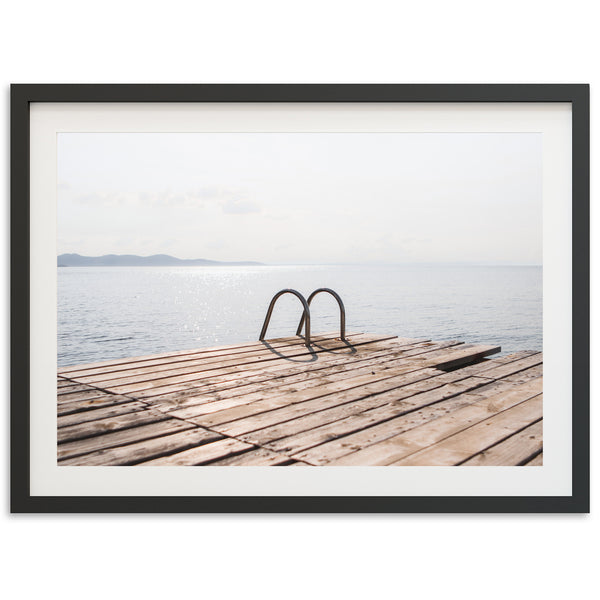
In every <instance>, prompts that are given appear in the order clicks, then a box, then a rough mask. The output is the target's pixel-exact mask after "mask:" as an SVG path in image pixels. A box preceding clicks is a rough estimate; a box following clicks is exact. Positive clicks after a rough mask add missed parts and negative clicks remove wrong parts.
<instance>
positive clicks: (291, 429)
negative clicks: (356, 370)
mask: <svg viewBox="0 0 600 600" xmlns="http://www.w3.org/2000/svg"><path fill="white" fill-rule="evenodd" d="M461 382H462V383H461ZM480 385H481V382H480V380H479V379H477V378H466V379H464V380H463V379H462V377H461V376H460V375H459V373H458V372H456V371H455V372H453V373H448V374H446V373H445V374H443V375H442V374H441V373H440V372H439V371H437V370H435V369H423V370H421V371H414V372H411V373H409V374H407V375H406V376H405V380H404V381H403V385H402V386H401V387H397V388H394V389H392V390H390V391H387V392H383V393H380V394H376V395H373V396H367V397H366V398H360V399H358V400H353V401H350V402H345V403H341V404H340V403H338V400H337V398H335V397H333V398H332V399H330V400H329V402H328V406H327V407H326V408H324V409H323V410H319V411H314V410H313V412H309V411H307V413H308V414H305V415H302V416H299V417H297V418H295V419H294V420H291V421H284V422H283V423H278V424H275V425H273V426H269V427H263V428H261V429H257V430H255V431H252V432H250V433H248V434H240V439H243V440H244V441H248V442H252V443H256V444H260V445H268V446H269V447H272V448H275V447H279V445H280V444H281V445H282V447H283V446H286V447H288V446H289V444H288V443H286V441H285V440H289V438H290V436H292V437H296V435H298V436H299V438H298V441H300V443H305V442H304V441H301V438H302V432H306V435H307V439H312V435H311V433H310V430H313V429H315V428H316V429H317V430H316V431H315V432H314V433H315V436H316V437H320V436H321V435H324V436H329V439H331V436H330V435H329V433H331V434H333V432H334V431H336V425H335V424H334V422H337V423H338V426H337V427H339V428H340V431H339V433H341V432H342V431H344V432H345V433H351V432H352V431H353V430H355V429H360V428H361V427H364V426H367V425H366V424H367V423H368V425H369V426H373V425H375V424H377V423H379V422H383V421H387V420H389V419H392V418H394V417H397V416H399V415H401V414H404V413H406V412H410V411H413V410H417V409H419V408H422V407H425V406H428V405H430V404H435V403H439V402H441V401H442V400H445V399H448V398H451V397H453V396H455V395H457V394H462V393H464V392H465V391H471V390H475V391H476V392H479V387H478V386H480ZM508 387H510V386H508ZM463 395H464V394H463ZM478 399H480V396H479V395H478V396H476V397H469V398H467V402H468V403H471V402H474V401H476V400H478ZM310 408H311V409H314V408H315V406H314V404H312V405H311V407H310ZM317 408H322V407H320V406H319V407H317ZM353 418H356V419H357V421H356V422H354V421H353ZM328 424H333V425H332V430H331V432H328V431H327V425H328ZM322 428H323V429H322ZM319 430H320V431H321V432H322V433H320V431H319ZM339 433H338V434H336V435H333V437H337V435H339ZM283 438H285V439H283ZM275 440H281V442H278V443H277V444H276V446H271V445H270V442H274V441H275ZM323 441H327V440H323ZM290 449H291V448H290ZM299 449H300V448H298V450H299ZM344 453H345V452H344Z"/></svg>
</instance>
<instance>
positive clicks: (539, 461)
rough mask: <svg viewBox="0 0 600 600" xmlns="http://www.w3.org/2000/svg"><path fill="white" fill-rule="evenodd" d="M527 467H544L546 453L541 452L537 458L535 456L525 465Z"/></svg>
mask: <svg viewBox="0 0 600 600" xmlns="http://www.w3.org/2000/svg"><path fill="white" fill-rule="evenodd" d="M525 466H526V467H543V466H544V453H543V452H540V453H539V454H538V455H537V456H534V457H533V458H532V459H531V460H530V461H529V462H528V463H526V464H525Z"/></svg>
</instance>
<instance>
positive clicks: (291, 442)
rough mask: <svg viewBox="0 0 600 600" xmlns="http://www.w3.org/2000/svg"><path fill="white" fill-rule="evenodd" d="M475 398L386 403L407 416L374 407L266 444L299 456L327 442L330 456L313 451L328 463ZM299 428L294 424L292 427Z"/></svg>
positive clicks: (245, 438)
mask: <svg viewBox="0 0 600 600" xmlns="http://www.w3.org/2000/svg"><path fill="white" fill-rule="evenodd" d="M473 402H474V399H473V398H468V399H466V398H465V395H464V394H458V395H457V396H453V397H451V398H449V399H448V400H446V401H443V402H436V403H434V404H428V405H426V406H425V407H424V408H421V409H418V410H409V411H408V412H404V411H403V409H402V408H401V407H400V406H383V407H380V408H382V409H385V413H386V414H387V413H389V412H390V409H394V412H395V413H396V415H397V416H400V415H406V419H404V420H402V421H401V420H400V419H389V418H388V417H384V418H383V419H382V417H381V416H380V415H379V414H378V412H377V409H374V410H369V411H365V412H360V413H358V414H356V415H351V416H349V417H346V418H345V419H341V420H338V421H333V422H330V423H327V424H326V425H321V426H319V427H315V428H313V429H309V430H307V431H300V432H299V433H294V434H293V435H288V436H286V437H282V438H279V439H276V440H274V441H272V442H265V445H266V447H267V448H270V449H271V450H275V451H278V452H285V453H286V454H289V455H294V456H299V454H298V453H300V452H302V451H306V450H309V449H310V448H315V447H317V446H320V445H321V444H327V445H326V446H324V449H325V453H326V455H327V459H323V460H321V458H320V455H321V450H319V449H315V450H314V452H313V453H311V454H310V457H311V459H312V460H313V462H314V463H315V464H321V463H322V464H326V463H327V462H328V461H329V460H331V458H333V457H334V456H343V455H344V454H348V452H349V451H352V450H359V449H360V448H362V447H364V446H365V445H369V444H372V443H375V442H378V441H381V440H384V439H387V438H389V437H392V436H394V435H397V434H398V433H400V432H402V431H406V430H408V429H410V428H412V427H416V426H417V425H420V424H422V423H426V422H428V421H431V420H432V419H434V418H437V417H438V416H442V415H445V414H446V413H447V412H448V411H449V410H456V409H458V408H462V407H463V406H467V405H468V404H471V403H473ZM319 414H320V413H319ZM296 429H297V428H296V427H294V428H293V431H295V430H296ZM265 431H266V430H259V431H256V432H251V433H249V434H247V435H245V436H240V438H241V439H242V440H243V441H245V442H250V441H252V440H255V439H257V438H258V439H260V438H262V437H264V436H265V433H264V432H265ZM334 445H335V447H336V448H339V452H337V453H335V452H334Z"/></svg>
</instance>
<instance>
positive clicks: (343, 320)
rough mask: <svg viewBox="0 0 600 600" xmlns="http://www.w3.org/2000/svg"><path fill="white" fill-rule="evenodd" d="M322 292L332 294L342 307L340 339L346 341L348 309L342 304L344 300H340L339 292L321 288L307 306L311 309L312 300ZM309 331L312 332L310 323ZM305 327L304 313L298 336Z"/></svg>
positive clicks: (297, 332)
mask: <svg viewBox="0 0 600 600" xmlns="http://www.w3.org/2000/svg"><path fill="white" fill-rule="evenodd" d="M321 292H327V293H328V294H331V295H332V296H333V297H334V298H335V299H336V300H337V303H338V305H339V307H340V338H341V339H342V340H345V339H346V309H345V308H344V303H343V302H342V299H341V298H340V296H339V294H338V293H337V292H334V291H333V290H332V289H330V288H319V289H317V290H315V291H314V292H313V293H312V294H311V295H310V296H309V297H308V301H307V304H308V306H309V307H310V303H311V302H312V299H313V298H314V297H315V296H316V295H317V294H320V293H321ZM309 316H310V312H309ZM307 324H308V327H309V330H310V323H309V322H307ZM303 325H304V313H302V317H301V318H300V323H299V325H298V329H297V331H296V335H300V332H301V331H302V326H303Z"/></svg>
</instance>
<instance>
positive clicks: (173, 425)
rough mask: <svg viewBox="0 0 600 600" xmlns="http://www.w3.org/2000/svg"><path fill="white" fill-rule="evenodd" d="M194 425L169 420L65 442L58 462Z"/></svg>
mask: <svg viewBox="0 0 600 600" xmlns="http://www.w3.org/2000/svg"><path fill="white" fill-rule="evenodd" d="M193 428H195V425H192V424H191V423H186V422H185V421H180V420H179V419H169V420H167V421H160V422H158V423H151V424H150V425H141V426H140V427H133V428H130V429H123V430H122V431H115V432H112V433H107V434H105V435H98V436H96V437H92V438H86V439H83V440H77V441H75V442H65V443H63V444H59V446H58V460H59V461H60V460H62V459H64V458H72V457H74V456H79V455H82V454H87V453H89V452H95V451H97V450H104V449H106V448H114V447H116V446H124V445H126V444H131V443H133V442H139V441H142V440H148V439H150V438H155V437H160V436H163V435H167V434H168V433H175V432H176V431H183V430H184V429H193Z"/></svg>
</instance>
